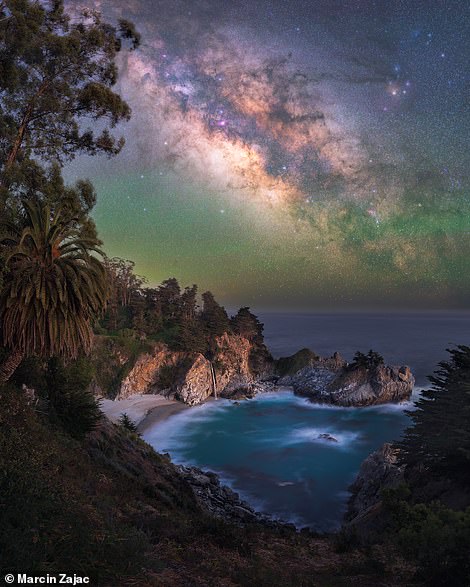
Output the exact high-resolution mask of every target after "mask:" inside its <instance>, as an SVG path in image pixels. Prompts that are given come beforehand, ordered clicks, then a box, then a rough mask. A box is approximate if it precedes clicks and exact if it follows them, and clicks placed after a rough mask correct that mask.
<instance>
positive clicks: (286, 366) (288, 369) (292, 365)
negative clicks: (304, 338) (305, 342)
mask: <svg viewBox="0 0 470 587" xmlns="http://www.w3.org/2000/svg"><path fill="white" fill-rule="evenodd" d="M319 358H320V357H319V356H318V355H317V354H316V353H314V352H313V351H311V350H310V349H301V350H300V351H297V352H296V353H295V354H293V355H292V356H290V357H281V358H279V359H277V360H276V372H277V373H278V375H280V376H281V377H284V375H294V374H295V373H297V371H300V369H303V368H304V367H307V366H308V365H310V364H311V363H312V362H314V361H318V359H319Z"/></svg>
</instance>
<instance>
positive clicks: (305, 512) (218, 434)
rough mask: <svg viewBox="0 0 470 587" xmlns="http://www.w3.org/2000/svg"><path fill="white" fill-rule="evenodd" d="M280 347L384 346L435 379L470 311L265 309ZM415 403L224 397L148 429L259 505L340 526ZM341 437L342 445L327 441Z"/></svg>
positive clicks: (165, 446) (162, 444) (349, 350)
mask: <svg viewBox="0 0 470 587" xmlns="http://www.w3.org/2000/svg"><path fill="white" fill-rule="evenodd" d="M259 316H260V319H261V320H262V321H263V322H264V324H265V339H266V343H267V345H268V347H269V348H270V349H271V352H272V353H273V354H274V355H275V356H276V357H279V356H286V355H289V354H292V353H294V352H295V351H297V350H299V349H300V348H303V347H309V348H311V349H312V350H314V351H315V352H317V353H318V354H320V355H324V356H327V355H331V354H332V353H333V352H335V351H339V352H340V353H341V354H342V355H343V356H344V357H345V358H346V359H352V357H353V355H354V353H355V352H356V350H361V351H365V352H367V351H368V350H369V349H371V348H372V349H373V350H375V351H378V352H380V353H381V354H382V355H383V356H384V357H385V360H386V362H387V363H390V364H407V365H409V366H410V367H411V369H412V370H413V372H414V374H415V377H416V381H417V385H416V390H415V393H414V396H415V398H416V397H417V394H419V389H420V387H423V386H426V385H428V381H427V379H426V377H427V375H429V374H431V373H432V371H433V370H434V369H435V368H436V365H437V363H438V362H439V361H442V360H444V359H445V358H446V357H447V353H446V352H445V349H446V348H447V347H451V346H453V345H456V344H470V313H450V312H449V313H426V314H425V313H415V314H412V313H407V314H333V313H331V314H292V313H289V314H287V313H286V314H279V313H262V314H260V315H259ZM412 408H413V403H412V402H410V403H408V404H407V405H399V406H397V405H386V406H378V407H373V408H335V407H328V406H320V405H316V404H312V403H310V402H309V401H308V400H306V399H304V398H300V397H296V396H294V395H293V394H292V393H291V392H290V391H288V390H285V391H282V392H279V393H274V394H264V395H260V396H258V397H257V398H255V399H253V400H250V401H246V402H240V404H239V405H235V404H233V403H232V402H230V401H227V400H219V401H217V402H211V403H209V404H205V405H202V406H198V407H196V408H193V409H191V410H188V411H185V412H183V413H180V414H178V415H176V416H173V417H172V418H170V419H169V420H167V421H166V422H163V423H159V424H158V425H156V426H155V427H154V428H153V429H150V430H149V431H147V433H146V434H145V439H146V440H147V441H148V442H150V443H151V444H152V445H153V446H155V448H156V449H157V450H162V451H167V452H169V453H170V454H171V455H172V458H173V460H174V461H176V462H179V463H185V464H194V465H197V466H199V467H201V468H204V469H209V470H213V471H215V472H217V473H219V474H220V476H221V477H222V479H223V480H224V481H225V482H226V483H228V484H229V485H231V486H232V487H233V488H234V489H235V490H236V491H238V492H239V493H240V494H241V495H242V497H244V498H245V499H247V500H248V501H249V502H250V503H252V504H253V505H254V506H255V507H256V508H258V509H260V510H262V511H265V512H267V513H270V514H271V515H273V516H274V517H277V518H281V519H285V520H289V521H292V522H294V523H295V524H297V525H298V526H309V527H312V528H315V529H317V530H323V531H326V530H332V529H335V528H337V527H338V526H339V525H340V523H341V519H342V516H343V514H344V511H345V509H346V503H347V499H348V496H349V493H348V486H349V485H350V483H351V482H352V481H353V480H354V478H355V476H356V474H357V471H358V470H359V467H360V464H361V462H362V461H363V459H364V458H365V457H367V455H368V454H370V453H371V452H372V451H374V450H376V449H377V448H378V447H380V446H381V444H383V443H384V442H387V441H393V440H396V439H398V438H399V437H400V435H401V434H402V432H403V430H404V429H405V428H406V426H407V425H409V423H410V420H409V417H408V416H406V415H405V413H404V412H405V410H406V409H412ZM324 433H328V434H331V435H332V436H333V437H334V438H335V439H336V441H337V442H332V441H328V440H325V439H322V438H319V436H320V434H324Z"/></svg>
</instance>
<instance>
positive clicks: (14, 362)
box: [0, 349, 24, 385]
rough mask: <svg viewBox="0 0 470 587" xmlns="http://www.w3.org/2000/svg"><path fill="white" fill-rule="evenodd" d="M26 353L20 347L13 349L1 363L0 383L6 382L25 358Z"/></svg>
mask: <svg viewBox="0 0 470 587" xmlns="http://www.w3.org/2000/svg"><path fill="white" fill-rule="evenodd" d="M23 357H24V353H23V351H21V350H19V349H14V350H12V351H11V352H10V353H9V354H8V355H7V357H6V358H5V360H4V361H3V363H2V364H1V365H0V385H3V384H4V383H6V382H7V381H8V380H9V379H10V377H11V376H12V375H13V373H14V372H15V371H16V369H17V368H18V366H19V364H20V363H21V361H22V360H23Z"/></svg>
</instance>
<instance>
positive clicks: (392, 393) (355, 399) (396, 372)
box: [291, 365, 415, 406]
mask: <svg viewBox="0 0 470 587" xmlns="http://www.w3.org/2000/svg"><path fill="white" fill-rule="evenodd" d="M414 383H415V379H414V377H413V375H412V373H411V370H410V368H409V367H406V366H402V367H388V366H386V365H378V366H377V367H375V368H373V369H366V368H363V367H358V368H354V369H350V368H348V367H339V368H338V369H331V368H325V367H323V366H309V367H304V368H303V369H301V370H300V371H299V372H298V373H296V375H294V376H293V377H292V381H291V384H292V386H293V388H294V392H295V393H297V394H298V395H305V396H307V397H308V398H310V399H311V400H312V401H316V402H323V403H330V404H335V405H339V406H372V405H378V404H385V403H391V402H401V401H406V400H409V399H410V396H411V393H412V391H413V386H414Z"/></svg>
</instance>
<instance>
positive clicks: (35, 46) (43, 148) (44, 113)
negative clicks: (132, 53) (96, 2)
mask: <svg viewBox="0 0 470 587" xmlns="http://www.w3.org/2000/svg"><path fill="white" fill-rule="evenodd" d="M124 38H127V39H130V40H131V42H132V47H136V46H137V45H138V42H139V38H138V35H137V33H136V32H135V30H134V28H133V25H132V23H129V22H128V21H121V23H120V25H119V27H118V29H116V28H115V27H112V26H110V25H109V24H108V23H105V22H104V21H103V20H102V19H101V16H100V14H99V13H98V12H96V11H90V10H81V11H78V14H76V15H74V17H73V18H70V16H68V15H67V14H66V13H65V11H64V2H63V0H55V1H54V2H41V3H40V2H33V1H31V0H8V1H7V2H2V3H1V4H0V45H1V46H2V52H1V59H0V97H1V104H2V108H1V110H0V130H1V133H0V134H1V136H2V140H1V141H0V172H1V173H2V174H3V180H4V182H6V185H8V186H9V187H10V189H11V188H12V187H13V186H15V185H16V184H17V182H18V172H19V171H20V168H21V166H22V164H23V162H26V163H28V162H30V161H32V160H34V159H36V160H38V159H39V160H43V161H59V162H61V163H63V162H65V161H67V160H69V159H72V158H73V157H74V156H75V154H77V153H89V154H96V153H99V152H104V153H107V154H109V155H113V154H116V153H118V152H119V151H120V150H121V148H122V146H123V144H124V141H123V139H116V138H115V137H113V135H112V134H111V133H110V128H113V127H115V126H116V124H117V123H119V122H120V121H121V120H126V119H128V118H129V116H130V109H129V106H128V105H127V104H126V103H125V102H124V101H123V100H122V98H121V97H120V96H119V95H118V94H116V93H115V92H113V90H112V87H113V86H114V85H115V84H116V81H117V67H116V65H115V62H114V61H115V57H116V54H117V52H118V51H119V50H120V49H121V46H122V43H121V39H124ZM98 121H102V123H101V124H97V122H98ZM103 122H104V124H103ZM97 127H98V128H100V133H99V134H95V133H94V129H96V128H97ZM15 168H16V169H15Z"/></svg>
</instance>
